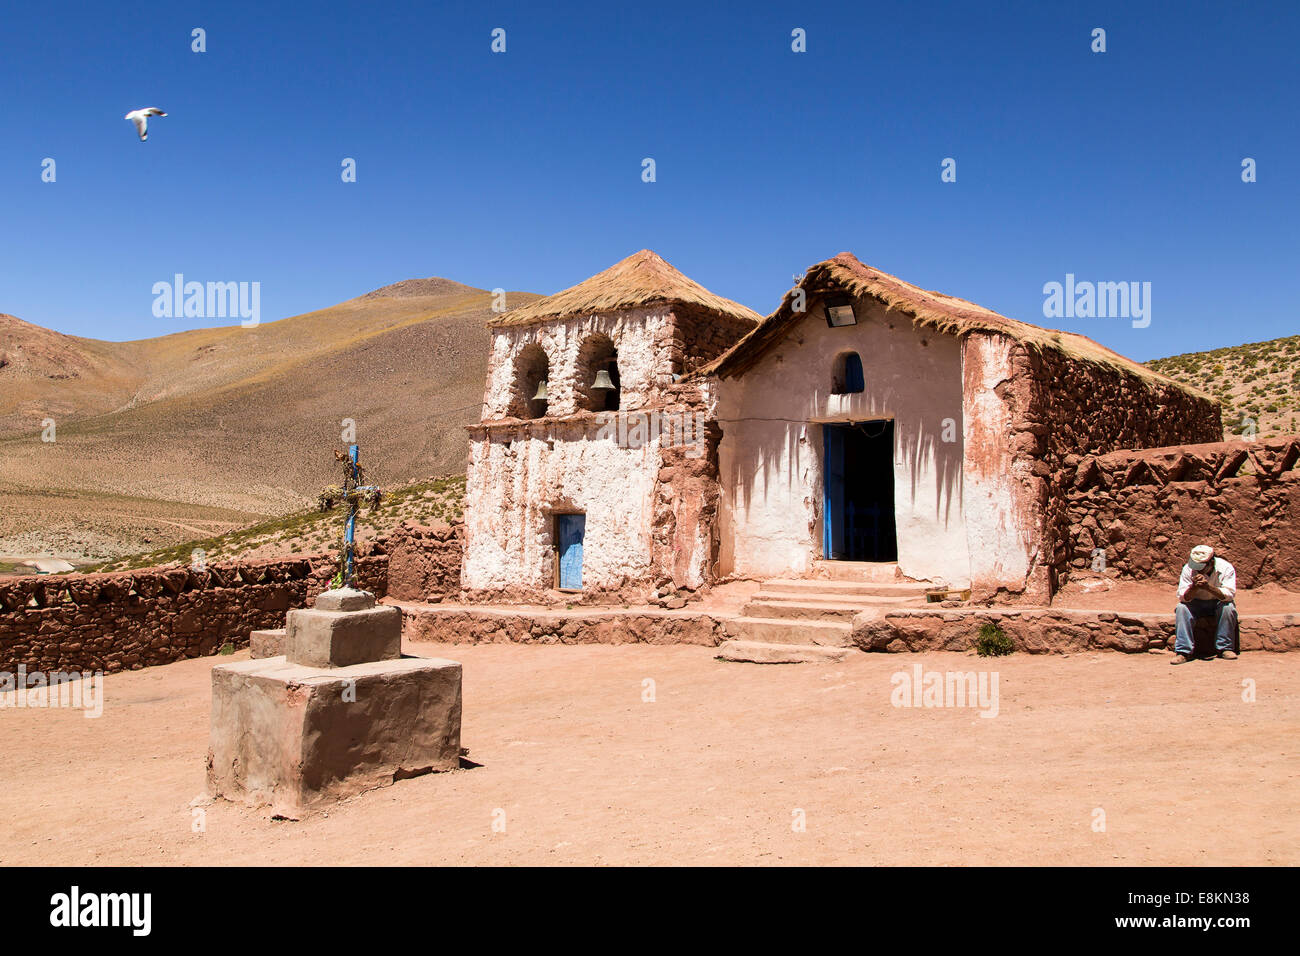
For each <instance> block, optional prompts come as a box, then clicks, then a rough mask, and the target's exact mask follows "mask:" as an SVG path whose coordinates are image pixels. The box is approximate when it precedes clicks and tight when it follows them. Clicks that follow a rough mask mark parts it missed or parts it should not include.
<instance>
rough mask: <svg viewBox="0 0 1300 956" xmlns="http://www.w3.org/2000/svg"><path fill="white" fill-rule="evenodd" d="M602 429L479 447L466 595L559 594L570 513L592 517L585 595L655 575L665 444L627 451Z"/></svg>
mask: <svg viewBox="0 0 1300 956" xmlns="http://www.w3.org/2000/svg"><path fill="white" fill-rule="evenodd" d="M531 427H532V428H536V429H541V430H542V431H543V432H544V431H546V430H547V429H546V426H543V425H540V424H539V425H536V426H531ZM595 431H596V428H595V426H590V427H589V428H583V427H582V426H578V425H573V426H567V427H566V428H564V429H562V430H560V431H558V432H557V433H556V438H555V439H553V440H549V441H548V440H547V439H546V438H544V437H537V438H529V439H516V440H515V441H514V442H513V443H506V442H500V441H495V440H493V441H486V440H483V439H478V438H475V439H473V440H472V441H471V442H470V458H469V469H468V475H467V479H466V489H465V491H466V501H467V507H466V509H465V531H466V537H465V557H464V563H463V566H462V583H463V584H464V586H465V587H467V588H473V589H488V590H501V589H508V588H513V587H523V588H541V589H544V588H549V587H551V585H552V563H551V562H552V557H551V555H552V547H553V535H554V522H553V515H554V514H555V513H557V512H562V511H579V512H583V513H585V514H586V516H587V523H586V537H585V539H584V545H583V586H584V588H618V587H621V586H623V585H624V584H625V583H628V582H630V581H633V580H635V579H637V578H640V577H642V576H644V575H645V574H646V573H647V572H648V570H649V567H650V559H651V547H650V535H651V517H652V513H653V495H654V480H655V474H656V471H657V470H658V467H659V447H658V442H654V443H652V444H646V445H644V446H643V447H641V448H635V449H634V448H619V447H618V445H617V443H616V441H614V440H612V439H610V438H603V439H597V438H595V437H593V436H594V433H595Z"/></svg>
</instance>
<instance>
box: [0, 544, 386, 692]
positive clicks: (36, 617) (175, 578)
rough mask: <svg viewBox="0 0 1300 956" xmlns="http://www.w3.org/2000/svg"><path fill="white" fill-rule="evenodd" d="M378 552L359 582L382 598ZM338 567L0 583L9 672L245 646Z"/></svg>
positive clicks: (327, 562)
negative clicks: (20, 668)
mask: <svg viewBox="0 0 1300 956" xmlns="http://www.w3.org/2000/svg"><path fill="white" fill-rule="evenodd" d="M370 551H371V553H369V554H367V555H363V556H362V557H361V558H359V560H358V564H357V576H358V581H359V582H360V584H361V585H362V586H363V587H365V588H367V589H369V590H372V591H374V592H376V593H377V594H381V595H382V594H384V593H386V590H387V581H388V555H387V554H385V553H383V545H382V544H377V545H374V546H372V548H371V549H370ZM337 567H338V565H337V559H336V557H335V556H334V555H330V554H311V555H295V556H292V557H288V558H283V559H278V560H270V561H246V562H231V563H226V564H216V565H212V566H210V567H208V568H206V569H204V570H202V571H198V570H194V569H193V568H151V569H148V570H143V571H119V572H113V573H108V574H57V575H24V576H22V577H12V578H9V577H6V578H0V672H8V673H13V672H14V671H16V669H17V667H18V665H19V664H22V665H25V667H26V669H27V670H28V671H36V670H40V671H46V672H50V671H56V670H62V671H70V670H84V671H96V670H102V671H104V672H105V673H111V672H114V671H121V670H134V669H137V668H140V667H146V666H148V665H151V664H167V663H171V662H172V661H177V660H181V659H183V658H187V657H201V656H204V655H208V654H215V653H217V651H219V650H220V649H221V647H222V646H223V645H225V644H231V645H234V646H235V647H244V646H247V644H248V635H249V632H250V631H253V630H258V629H261V628H277V627H283V626H284V615H285V612H286V611H288V610H289V609H290V608H296V607H305V606H307V605H309V604H311V602H312V601H314V600H315V598H316V595H317V594H319V593H320V592H321V591H324V590H327V589H328V588H329V586H330V579H331V578H332V576H333V575H334V573H335V571H336V569H337Z"/></svg>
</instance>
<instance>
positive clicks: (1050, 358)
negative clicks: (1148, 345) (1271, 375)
mask: <svg viewBox="0 0 1300 956" xmlns="http://www.w3.org/2000/svg"><path fill="white" fill-rule="evenodd" d="M1017 352H1018V354H1017V355H1016V356H1015V357H1014V358H1013V367H1014V368H1015V369H1016V371H1017V373H1019V374H1018V376H1017V377H1023V379H1024V380H1025V381H1027V382H1029V383H1030V388H1031V394H1030V396H1029V402H1028V404H1027V406H1026V407H1025V409H1024V415H1023V416H1022V417H1023V421H1022V422H1020V423H1018V424H1017V425H1016V426H1015V427H1016V434H1015V436H1014V438H1013V441H1014V442H1015V443H1016V451H1017V452H1018V453H1020V454H1026V455H1028V456H1029V457H1030V458H1032V459H1033V460H1034V463H1035V466H1034V473H1035V475H1036V476H1037V477H1038V478H1039V479H1041V481H1042V482H1043V488H1042V490H1041V492H1039V497H1040V498H1041V500H1042V501H1043V503H1044V504H1043V536H1042V542H1043V546H1042V550H1041V553H1040V556H1039V561H1038V569H1037V570H1038V573H1040V574H1042V575H1043V576H1045V577H1046V584H1047V591H1048V592H1049V593H1055V591H1056V590H1057V589H1058V588H1059V587H1060V585H1061V583H1062V582H1060V581H1059V580H1057V577H1056V572H1057V570H1058V569H1059V568H1060V567H1061V566H1062V563H1063V562H1064V561H1065V560H1066V559H1067V558H1068V557H1069V554H1068V552H1069V549H1070V545H1069V541H1068V528H1069V525H1070V520H1069V516H1068V514H1067V499H1068V496H1069V489H1070V480H1071V479H1070V478H1069V477H1067V475H1069V473H1070V471H1071V467H1072V465H1074V464H1076V463H1077V462H1078V461H1079V459H1080V458H1081V457H1082V456H1085V455H1103V454H1107V453H1109V452H1112V451H1115V450H1117V449H1142V448H1156V447H1162V446H1168V445H1176V444H1179V443H1183V442H1212V441H1215V440H1216V439H1218V438H1220V437H1221V436H1222V435H1223V423H1222V420H1221V415H1220V408H1219V405H1218V403H1217V402H1215V401H1214V400H1213V399H1210V398H1207V397H1200V396H1197V395H1193V394H1192V393H1190V392H1187V391H1186V390H1184V389H1181V388H1179V387H1177V386H1175V385H1173V384H1172V383H1170V384H1163V383H1159V382H1157V383H1149V382H1144V381H1142V380H1141V379H1139V378H1138V377H1137V376H1136V375H1134V374H1132V373H1129V372H1125V371H1122V370H1120V369H1118V368H1114V369H1112V368H1108V367H1105V366H1100V365H1097V364H1095V363H1091V362H1082V361H1077V360H1074V359H1071V358H1068V357H1067V356H1065V355H1062V354H1061V353H1058V352H1054V351H1045V352H1041V353H1040V352H1036V351H1033V350H1031V349H1029V348H1026V347H1024V346H1021V347H1020V348H1019V349H1018V350H1017ZM1038 590H1040V591H1041V590H1042V589H1041V588H1039V589H1038Z"/></svg>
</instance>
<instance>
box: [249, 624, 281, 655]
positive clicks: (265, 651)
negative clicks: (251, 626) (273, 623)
mask: <svg viewBox="0 0 1300 956" xmlns="http://www.w3.org/2000/svg"><path fill="white" fill-rule="evenodd" d="M284 631H285V629H284V628H282V627H281V628H278V629H271V630H264V631H250V632H249V635H248V652H249V656H251V657H252V658H253V659H254V660H256V659H257V658H259V657H280V656H282V655H283V654H284Z"/></svg>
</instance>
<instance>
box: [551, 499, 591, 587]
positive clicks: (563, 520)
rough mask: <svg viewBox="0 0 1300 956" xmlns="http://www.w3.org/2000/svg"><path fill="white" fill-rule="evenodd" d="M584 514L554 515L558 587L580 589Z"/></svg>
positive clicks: (585, 525)
mask: <svg viewBox="0 0 1300 956" xmlns="http://www.w3.org/2000/svg"><path fill="white" fill-rule="evenodd" d="M586 528H587V516H586V515H556V516H555V539H556V542H557V545H558V547H559V551H560V587H562V588H570V589H572V590H574V591H578V590H581V589H582V537H583V533H584V532H585V531H586Z"/></svg>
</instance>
